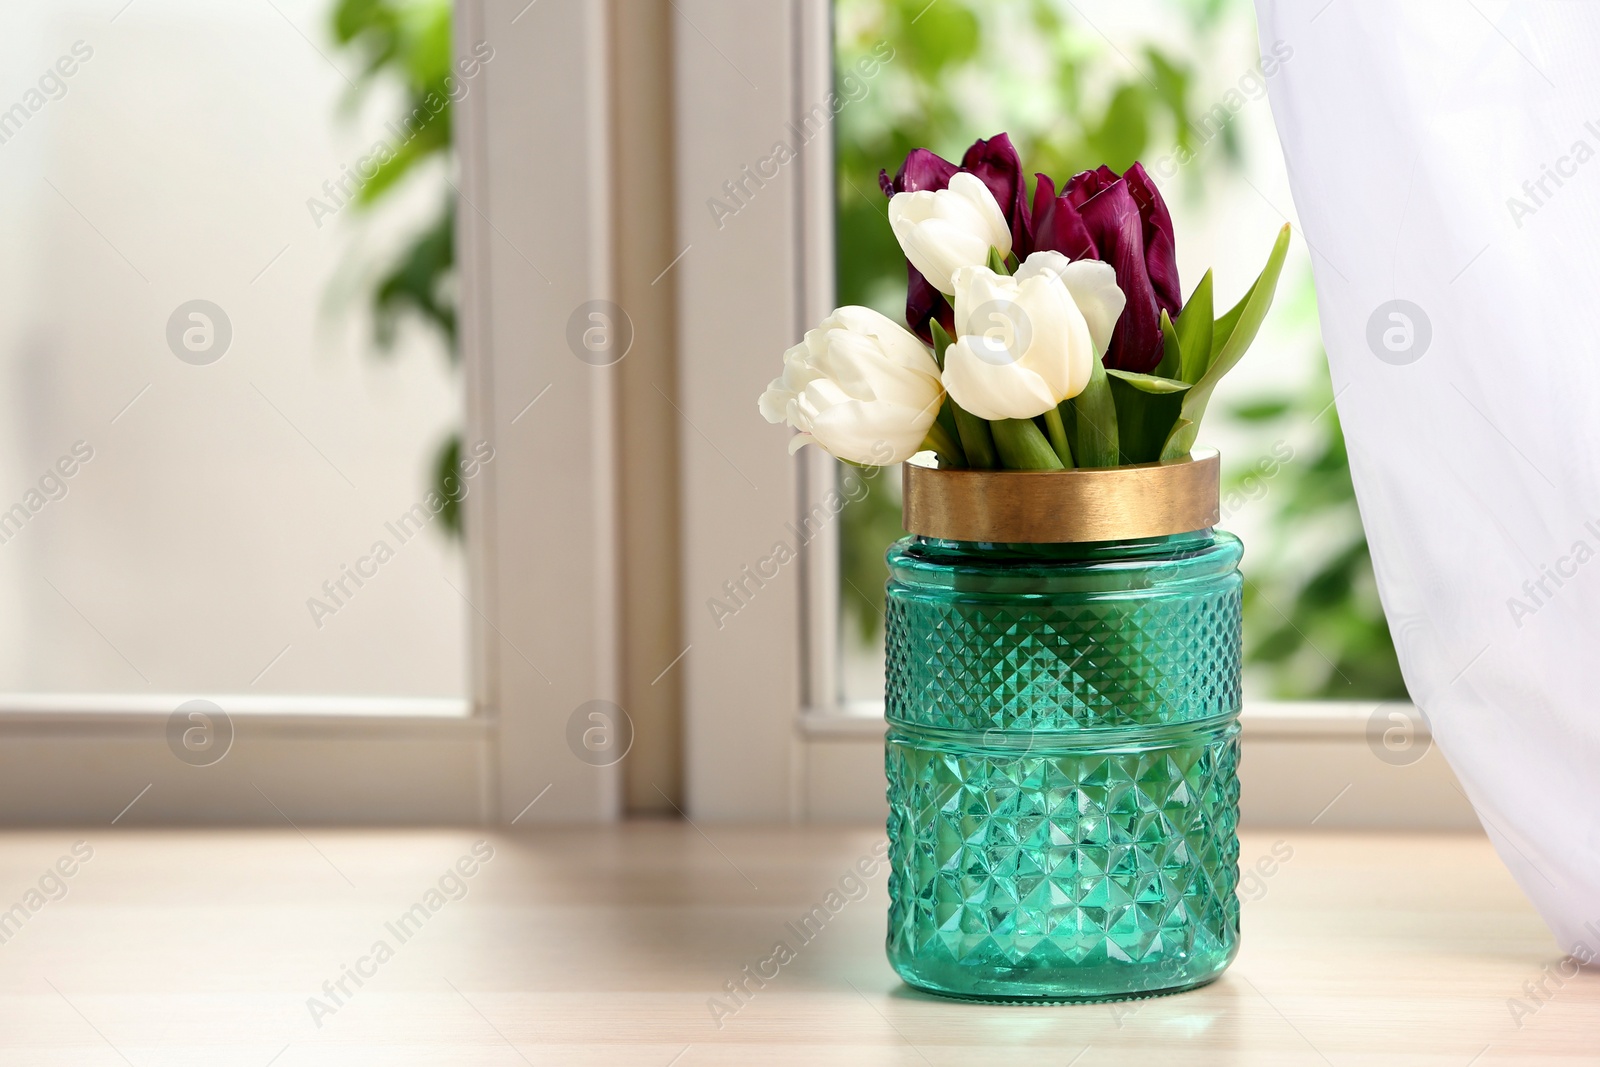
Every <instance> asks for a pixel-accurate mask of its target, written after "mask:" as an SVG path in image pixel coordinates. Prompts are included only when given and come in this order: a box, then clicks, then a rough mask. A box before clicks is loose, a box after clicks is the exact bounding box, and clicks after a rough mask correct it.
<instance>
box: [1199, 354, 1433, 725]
mask: <svg viewBox="0 0 1600 1067" xmlns="http://www.w3.org/2000/svg"><path fill="white" fill-rule="evenodd" d="M1326 367H1327V364H1326V361H1325V360H1323V361H1321V362H1319V364H1318V369H1319V373H1318V376H1317V379H1316V381H1315V384H1314V385H1313V387H1311V388H1309V389H1305V390H1302V391H1300V392H1299V393H1297V394H1295V395H1293V396H1285V397H1281V398H1271V399H1264V400H1256V401H1252V402H1250V403H1247V404H1240V405H1237V406H1235V407H1234V408H1233V409H1231V411H1230V412H1229V413H1230V414H1231V415H1232V416H1233V418H1235V419H1237V420H1239V421H1241V422H1244V423H1246V424H1248V425H1251V426H1253V427H1255V428H1257V429H1258V430H1259V432H1260V434H1261V437H1262V439H1263V440H1268V439H1274V440H1276V441H1278V442H1282V443H1287V442H1294V443H1293V444H1291V445H1289V448H1291V449H1292V455H1291V456H1290V458H1288V459H1287V460H1285V461H1284V462H1283V463H1281V464H1279V465H1277V466H1276V469H1275V470H1274V471H1273V473H1272V474H1271V476H1270V477H1265V478H1263V477H1261V475H1260V474H1259V473H1257V472H1255V471H1253V470H1252V469H1250V468H1246V469H1244V470H1242V471H1239V472H1236V473H1235V474H1234V475H1233V476H1231V477H1230V478H1229V479H1228V480H1227V482H1226V483H1225V484H1224V486H1223V491H1224V495H1225V497H1226V496H1227V494H1229V493H1237V494H1240V495H1242V496H1243V497H1245V498H1246V499H1250V498H1255V499H1256V500H1257V501H1258V503H1256V504H1253V505H1252V506H1262V505H1263V504H1264V505H1266V506H1267V508H1268V510H1267V515H1268V516H1269V517H1268V520H1267V529H1268V532H1269V536H1267V537H1263V538H1258V539H1257V541H1258V543H1256V544H1251V545H1247V546H1246V554H1245V559H1246V562H1245V567H1244V571H1245V587H1244V627H1245V660H1246V664H1247V665H1248V666H1249V667H1251V668H1252V669H1253V671H1254V673H1255V674H1256V676H1257V677H1258V678H1260V679H1261V680H1262V682H1263V683H1264V685H1265V687H1266V688H1267V690H1268V693H1267V694H1266V695H1270V696H1272V697H1276V698H1280V699H1285V700H1296V699H1324V700H1354V699H1373V700H1387V699H1398V700H1403V699H1405V697H1406V687H1405V681H1404V680H1403V679H1402V678H1401V676H1400V661H1399V660H1398V659H1397V658H1396V656H1395V651H1394V642H1393V641H1392V640H1391V639H1390V635H1389V626H1388V623H1387V622H1386V621H1385V620H1384V616H1383V605H1382V604H1380V603H1379V601H1378V586H1377V583H1376V581H1375V580H1374V578H1373V574H1372V557H1371V555H1370V554H1369V553H1368V550H1367V539H1366V535H1365V533H1364V532H1363V531H1362V528H1361V516H1360V514H1359V513H1358V512H1357V510H1356V500H1355V489H1354V487H1353V486H1352V485H1351V483H1350V464H1349V460H1348V457H1347V456H1346V454H1345V447H1344V432H1343V431H1342V430H1341V429H1340V427H1339V415H1338V412H1337V411H1336V410H1335V409H1334V404H1333V388H1332V386H1331V384H1330V383H1329V380H1328V376H1327V370H1326ZM1280 447H1281V446H1280Z"/></svg>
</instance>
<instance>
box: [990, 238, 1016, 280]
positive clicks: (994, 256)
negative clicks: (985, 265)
mask: <svg viewBox="0 0 1600 1067" xmlns="http://www.w3.org/2000/svg"><path fill="white" fill-rule="evenodd" d="M989 269H990V270H992V271H994V272H995V273H996V274H1004V275H1007V276H1009V275H1010V274H1011V268H1009V267H1007V266H1006V261H1005V257H1004V256H1002V255H1001V254H1000V250H999V249H998V248H996V247H994V246H993V245H990V246H989Z"/></svg>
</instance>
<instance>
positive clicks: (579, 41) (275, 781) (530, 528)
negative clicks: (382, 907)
mask: <svg viewBox="0 0 1600 1067" xmlns="http://www.w3.org/2000/svg"><path fill="white" fill-rule="evenodd" d="M606 14H607V10H606V7H605V5H601V4H590V3H567V4H540V5H538V6H537V7H534V6H532V5H528V4H527V3H526V0H458V6H457V23H456V33H455V47H456V48H457V50H458V52H459V53H460V54H461V55H463V56H465V54H466V53H467V51H468V50H469V49H470V48H471V46H472V45H473V44H474V43H477V42H483V41H487V42H488V43H489V44H490V45H491V46H492V47H493V48H494V50H495V56H496V61H495V62H494V63H493V64H491V65H488V66H484V67H483V68H482V70H481V74H480V75H479V77H478V79H477V80H476V81H475V84H474V87H473V91H472V92H471V93H469V94H468V95H467V96H466V97H465V99H464V100H462V101H461V102H460V104H459V105H458V110H457V115H456V125H457V130H458V133H457V137H458V158H459V160H460V178H459V186H458V187H459V190H460V192H461V194H462V204H461V206H460V209H459V210H460V214H459V225H458V233H459V237H458V242H459V246H458V253H459V255H458V260H459V263H460V279H461V286H460V289H461V293H462V308H461V341H462V356H463V360H462V362H463V367H464V370H465V374H466V393H467V412H466V427H467V431H466V432H467V435H468V439H469V440H481V439H486V440H488V441H490V442H492V443H493V445H494V447H495V452H496V458H495V462H494V463H493V464H491V465H489V466H488V467H485V468H484V473H483V474H482V475H481V478H482V481H481V483H480V484H479V485H477V486H475V491H474V492H473V493H472V494H470V495H469V496H468V497H467V498H466V501H465V503H466V512H467V514H466V520H467V521H466V530H467V548H466V551H467V553H468V560H469V567H468V570H469V579H470V580H469V599H470V602H471V608H470V609H469V611H468V616H469V618H470V639H469V640H470V656H469V663H470V671H469V673H470V676H471V694H470V697H469V698H468V699H465V700H454V701H450V700H446V701H427V700H406V699H371V700H347V699H337V698H320V697H314V696H308V697H298V696H297V697H241V696H237V695H230V694H207V693H184V694H172V695H166V696H153V697H152V696H149V695H146V694H140V695H137V696H135V695H117V694H97V695H93V696H71V695H66V696H55V697H40V698H20V697H11V698H9V699H7V698H0V821H3V822H4V823H6V824H9V825H18V824H30V823H54V824H63V823H72V824H96V823H100V824H105V823H112V822H115V823H116V824H117V825H119V826H136V825H140V824H144V825H149V824H151V823H254V824H265V825H280V826H281V825H285V824H294V825H307V824H316V823H322V824H327V823H405V824H418V823H438V824H452V823H453V824H460V823H481V822H500V823H510V822H513V821H515V822H519V823H522V824H526V823H529V822H534V821H553V820H555V821H594V820H604V819H611V818H616V817H617V816H618V814H619V812H620V810H621V803H620V796H621V790H620V776H619V774H618V770H617V768H616V767H614V766H613V767H605V768H596V767H592V766H589V765H588V764H586V763H583V762H581V761H580V760H578V759H576V758H574V757H573V755H572V754H571V753H570V752H569V751H568V750H567V746H566V744H565V736H566V723H567V719H568V717H569V716H570V715H571V713H572V712H573V710H574V709H576V708H577V707H578V706H579V705H580V704H582V703H584V702H585V701H588V700H591V699H605V700H613V701H614V700H615V699H616V694H617V650H618V641H617V626H616V621H617V608H616V598H617V582H616V575H617V573H618V568H617V564H616V544H617V542H616V501H615V485H616V479H615V469H616V467H615V465H616V456H615V448H614V446H613V443H612V442H613V441H614V438H615V429H616V427H615V418H614V415H613V407H614V397H613V392H614V383H613V376H612V375H611V374H609V373H607V371H606V369H605V368H596V367H592V366H589V365H587V364H585V363H583V362H580V361H579V360H578V359H576V358H575V357H573V356H572V355H571V354H570V353H569V352H568V350H567V344H566V340H565V334H566V323H567V318H568V316H569V314H570V313H571V311H572V309H573V308H575V307H577V306H578V305H579V304H580V303H582V302H584V301H587V300H590V299H597V298H602V299H603V298H605V297H606V296H607V295H608V294H609V293H610V291H611V280H610V269H611V263H610V236H611V234H610V213H611V206H610V200H609V188H610V184H609V183H610V181H611V178H610V176H609V173H608V167H607V156H608V154H609V132H610V116H609V112H608V106H609V104H608V95H607V94H608V77H609V56H608V50H607V37H606ZM550 145H581V146H584V148H585V150H584V151H583V152H580V153H561V155H560V165H559V166H552V165H551V161H552V156H551V154H550V153H549V151H548V146H550ZM552 204H560V205H564V206H563V207H562V208H561V209H560V210H554V209H552V208H551V206H550V205H552ZM535 265H537V266H535ZM541 271H542V272H543V275H544V277H543V278H541V276H540V272H541ZM546 389H548V395H546V393H545V392H544V391H545V390H546ZM536 396H540V397H543V401H542V402H541V403H539V404H538V405H537V406H536V407H534V408H531V409H530V408H528V407H527V405H528V403H529V401H530V400H532V399H533V398H534V397H536ZM578 442H581V445H579V444H575V443H578ZM551 502H555V503H554V505H552V503H551ZM541 671H542V672H543V675H541V673H540V672H541ZM195 697H208V698H210V699H212V700H214V701H215V702H216V703H218V704H219V705H220V706H221V707H222V708H223V709H224V711H226V712H228V714H229V716H230V718H231V721H232V723H233V728H234V731H235V735H234V741H233V745H232V748H231V749H229V751H228V753H227V755H226V756H225V757H224V758H223V759H221V760H220V761H219V762H217V763H215V764H214V765H212V766H209V767H195V766H191V765H188V764H186V763H183V762H181V761H180V760H178V759H177V758H176V757H175V756H174V755H173V754H172V752H171V751H169V749H168V747H167V742H166V736H165V734H166V727H167V722H168V717H169V715H170V714H171V712H172V711H173V710H174V709H175V708H176V707H177V705H178V704H179V703H181V702H183V701H185V700H188V699H192V698H195ZM534 801H537V803H533V802H534Z"/></svg>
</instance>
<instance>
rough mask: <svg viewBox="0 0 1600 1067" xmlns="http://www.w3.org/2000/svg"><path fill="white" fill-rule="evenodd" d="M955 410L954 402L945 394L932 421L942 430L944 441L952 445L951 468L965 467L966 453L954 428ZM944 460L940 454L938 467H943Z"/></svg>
mask: <svg viewBox="0 0 1600 1067" xmlns="http://www.w3.org/2000/svg"><path fill="white" fill-rule="evenodd" d="M955 409H956V404H955V401H953V400H951V399H950V395H949V394H948V393H946V394H945V398H944V403H942V404H940V405H939V415H938V417H937V418H936V419H934V420H933V421H934V425H935V426H940V427H942V428H943V430H944V435H945V440H946V441H948V442H950V443H951V444H952V445H953V449H952V453H951V457H950V458H951V459H952V460H953V462H952V463H951V464H950V465H951V466H952V467H965V466H966V465H967V453H966V451H965V450H964V449H962V447H961V431H960V430H959V429H958V428H957V427H956V410H955ZM944 459H945V457H944V455H943V454H941V455H940V456H939V466H941V467H943V466H944V465H945V462H944Z"/></svg>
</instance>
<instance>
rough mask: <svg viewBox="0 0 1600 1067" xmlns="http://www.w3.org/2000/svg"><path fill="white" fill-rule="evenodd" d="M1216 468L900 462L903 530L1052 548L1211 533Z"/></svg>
mask: <svg viewBox="0 0 1600 1067" xmlns="http://www.w3.org/2000/svg"><path fill="white" fill-rule="evenodd" d="M1221 469H1222V462H1221V459H1220V457H1219V456H1218V454H1217V450H1216V449H1214V448H1197V449H1195V450H1194V451H1193V452H1191V453H1190V454H1189V455H1188V456H1186V457H1185V458H1183V459H1173V460H1165V461H1163V462H1160V463H1139V464H1135V465H1133V466H1128V467H1089V468H1079V469H1076V470H1069V471H979V470H940V469H938V468H937V467H924V466H921V465H920V464H917V463H907V464H905V465H904V473H903V475H902V486H903V488H904V501H905V502H904V523H905V528H906V529H907V530H908V531H910V532H911V533H914V534H920V535H922V536H923V537H937V538H941V539H945V540H951V541H989V542H998V543H1005V544H1061V543H1066V542H1073V541H1126V540H1132V539H1134V538H1140V537H1164V536H1166V535H1168V534H1178V533H1188V532H1190V531H1192V530H1203V529H1205V528H1207V527H1209V526H1215V525H1216V524H1217V521H1218V520H1219V518H1220V517H1221V511H1220V506H1219V492H1218V490H1219V485H1220V480H1221Z"/></svg>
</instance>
